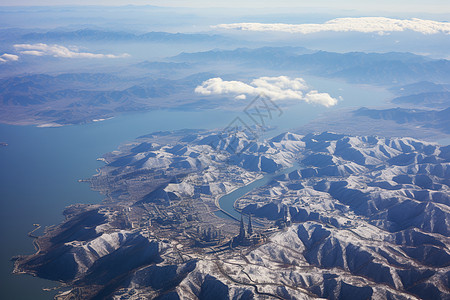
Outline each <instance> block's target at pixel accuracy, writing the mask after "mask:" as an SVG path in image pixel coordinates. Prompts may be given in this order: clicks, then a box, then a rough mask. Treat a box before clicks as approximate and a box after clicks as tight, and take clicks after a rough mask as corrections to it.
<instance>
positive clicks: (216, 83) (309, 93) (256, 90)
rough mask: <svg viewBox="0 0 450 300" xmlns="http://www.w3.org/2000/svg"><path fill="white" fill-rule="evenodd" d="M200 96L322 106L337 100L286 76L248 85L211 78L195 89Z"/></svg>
mask: <svg viewBox="0 0 450 300" xmlns="http://www.w3.org/2000/svg"><path fill="white" fill-rule="evenodd" d="M195 92H196V93H198V94H202V95H222V94H231V95H236V96H235V99H237V100H245V99H246V98H247V95H251V96H256V95H261V94H263V95H265V96H267V97H269V98H270V99H272V100H300V101H305V102H307V103H317V104H321V105H324V106H327V107H329V106H333V105H336V103H337V100H336V99H335V98H333V97H331V96H330V95H329V94H327V93H319V92H317V91H314V90H310V89H309V88H308V86H307V84H306V82H305V81H304V80H303V79H302V78H294V79H291V78H289V77H287V76H279V77H260V78H257V79H254V80H252V82H251V83H250V84H246V83H244V82H242V81H224V80H222V78H219V77H217V78H211V79H208V80H206V81H204V82H203V83H202V84H201V85H199V86H197V87H196V88H195Z"/></svg>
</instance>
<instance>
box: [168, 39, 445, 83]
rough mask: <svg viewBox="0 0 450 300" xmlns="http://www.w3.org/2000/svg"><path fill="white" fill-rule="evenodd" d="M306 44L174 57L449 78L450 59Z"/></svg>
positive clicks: (387, 78)
mask: <svg viewBox="0 0 450 300" xmlns="http://www.w3.org/2000/svg"><path fill="white" fill-rule="evenodd" d="M310 52H311V51H310V50H307V49H304V48H291V47H281V48H258V49H247V48H241V49H236V50H212V51H207V52H198V53H182V54H180V55H178V56H176V57H174V59H175V60H176V61H190V62H222V63H223V62H227V61H228V62H234V63H238V64H240V65H242V66H254V67H265V68H269V69H274V70H298V71H301V72H302V73H310V74H314V75H318V76H326V77H334V78H344V79H346V80H349V81H351V82H355V83H376V84H388V85H392V84H401V83H409V82H417V81H421V80H432V81H437V82H441V81H448V80H450V61H448V60H432V59H429V58H426V57H423V56H419V55H414V54H411V53H397V52H391V53H362V52H350V53H343V54H341V53H333V52H325V51H318V52H314V53H310Z"/></svg>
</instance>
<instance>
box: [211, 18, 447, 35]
mask: <svg viewBox="0 0 450 300" xmlns="http://www.w3.org/2000/svg"><path fill="white" fill-rule="evenodd" d="M212 27H213V28H219V29H238V30H246V31H279V32H288V33H302V34H309V33H317V32H322V31H335V32H349V31H353V32H364V33H378V34H386V33H388V32H399V31H405V30H412V31H416V32H420V33H423V34H437V33H443V34H450V23H448V22H437V21H431V20H422V19H416V18H413V19H411V20H399V19H391V18H384V17H361V18H338V19H333V20H330V21H328V22H325V23H323V24H282V23H278V24H263V23H233V24H219V25H215V26H212Z"/></svg>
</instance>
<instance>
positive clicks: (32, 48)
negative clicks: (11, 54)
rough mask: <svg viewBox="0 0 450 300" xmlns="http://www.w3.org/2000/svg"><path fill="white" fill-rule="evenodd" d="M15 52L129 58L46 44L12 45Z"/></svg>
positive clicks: (127, 55)
mask: <svg viewBox="0 0 450 300" xmlns="http://www.w3.org/2000/svg"><path fill="white" fill-rule="evenodd" d="M14 48H16V50H17V51H19V52H20V53H21V54H24V55H34V56H53V57H63V58H124V57H129V56H130V55H129V54H126V53H124V54H121V55H114V54H97V53H87V52H79V51H78V49H72V50H71V49H69V48H67V47H64V46H61V45H47V44H42V43H40V44H17V45H14Z"/></svg>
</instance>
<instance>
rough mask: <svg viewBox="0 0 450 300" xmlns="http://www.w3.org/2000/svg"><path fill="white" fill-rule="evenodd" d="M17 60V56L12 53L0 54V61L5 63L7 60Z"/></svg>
mask: <svg viewBox="0 0 450 300" xmlns="http://www.w3.org/2000/svg"><path fill="white" fill-rule="evenodd" d="M17 60H19V56H17V55H14V54H8V53H5V54H2V55H0V63H6V62H9V61H17Z"/></svg>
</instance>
